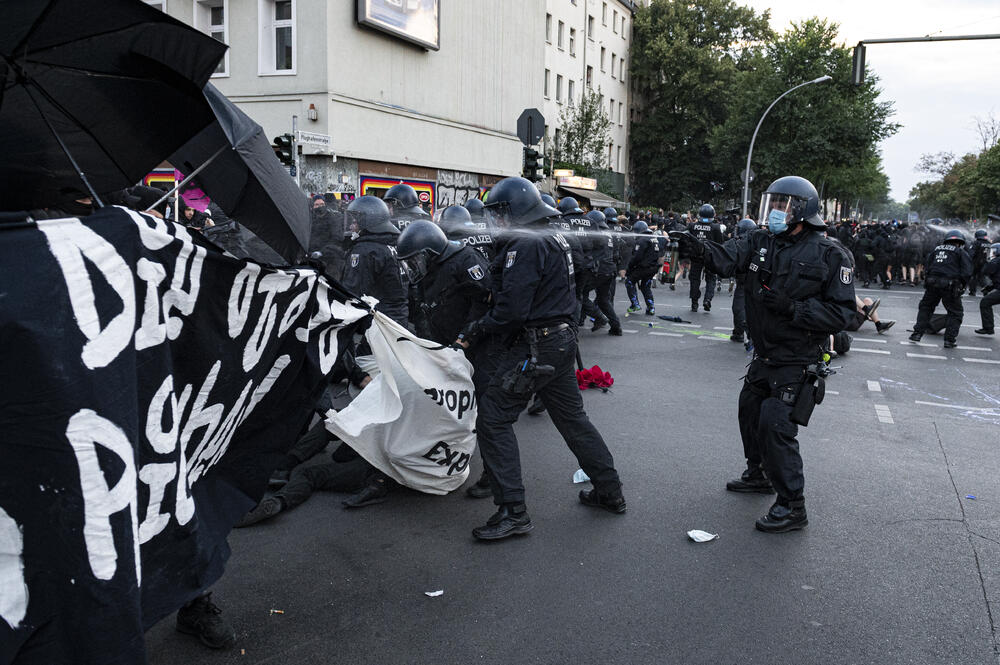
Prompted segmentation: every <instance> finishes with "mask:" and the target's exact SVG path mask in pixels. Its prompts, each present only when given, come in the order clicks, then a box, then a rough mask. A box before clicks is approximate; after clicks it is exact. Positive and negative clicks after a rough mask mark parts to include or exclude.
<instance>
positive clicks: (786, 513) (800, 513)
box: [756, 499, 809, 533]
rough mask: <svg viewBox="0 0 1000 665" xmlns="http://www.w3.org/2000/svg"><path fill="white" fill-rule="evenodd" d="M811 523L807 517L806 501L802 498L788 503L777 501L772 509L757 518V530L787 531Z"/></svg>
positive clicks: (768, 531)
mask: <svg viewBox="0 0 1000 665" xmlns="http://www.w3.org/2000/svg"><path fill="white" fill-rule="evenodd" d="M807 524H809V519H808V518H807V517H806V502H805V501H804V500H802V499H799V500H797V501H789V502H788V505H787V506H785V505H783V504H780V503H777V502H775V504H774V505H773V506H771V510H769V511H767V515H764V516H763V517H761V518H760V519H759V520H757V524H756V526H757V530H758V531H764V532H765V533H785V532H786V531H795V530H796V529H801V528H802V527H804V526H806V525H807Z"/></svg>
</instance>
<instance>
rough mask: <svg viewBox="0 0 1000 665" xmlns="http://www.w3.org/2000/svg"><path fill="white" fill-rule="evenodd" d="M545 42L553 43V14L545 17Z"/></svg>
mask: <svg viewBox="0 0 1000 665" xmlns="http://www.w3.org/2000/svg"><path fill="white" fill-rule="evenodd" d="M545 41H547V42H548V43H550V44H551V43H552V14H546V15H545Z"/></svg>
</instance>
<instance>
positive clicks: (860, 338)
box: [854, 337, 889, 344]
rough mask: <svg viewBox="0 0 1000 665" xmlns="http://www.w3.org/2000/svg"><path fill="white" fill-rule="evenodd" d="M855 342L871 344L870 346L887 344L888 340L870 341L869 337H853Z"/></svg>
mask: <svg viewBox="0 0 1000 665" xmlns="http://www.w3.org/2000/svg"><path fill="white" fill-rule="evenodd" d="M854 341H855V342H871V343H872V344H888V343H889V340H886V339H872V338H871V337H855V338H854Z"/></svg>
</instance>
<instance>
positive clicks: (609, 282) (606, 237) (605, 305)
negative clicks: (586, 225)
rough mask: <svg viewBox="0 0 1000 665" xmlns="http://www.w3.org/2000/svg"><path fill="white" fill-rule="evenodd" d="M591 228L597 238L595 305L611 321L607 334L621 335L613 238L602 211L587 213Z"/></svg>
mask: <svg viewBox="0 0 1000 665" xmlns="http://www.w3.org/2000/svg"><path fill="white" fill-rule="evenodd" d="M587 217H588V218H589V219H590V221H591V223H592V225H593V228H594V229H595V235H594V237H595V238H597V239H598V240H599V243H598V248H597V250H596V252H595V254H594V260H595V262H596V264H597V271H596V273H595V276H594V289H595V290H596V291H597V307H598V308H599V309H600V310H601V313H602V314H604V316H605V318H607V320H608V321H610V322H611V329H610V330H608V334H609V335H614V336H615V337H621V334H622V324H621V321H620V320H619V319H618V315H617V314H616V313H615V302H614V298H615V272H616V270H615V268H616V263H615V238H614V236H613V235H612V233H611V228H610V227H609V226H608V222H607V219H606V218H605V216H604V213H603V212H601V211H600V210H591V211H590V212H588V213H587Z"/></svg>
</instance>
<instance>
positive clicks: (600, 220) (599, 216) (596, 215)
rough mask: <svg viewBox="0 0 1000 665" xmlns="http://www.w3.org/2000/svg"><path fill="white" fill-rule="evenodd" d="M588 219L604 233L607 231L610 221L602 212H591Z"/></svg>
mask: <svg viewBox="0 0 1000 665" xmlns="http://www.w3.org/2000/svg"><path fill="white" fill-rule="evenodd" d="M587 219H589V220H590V223H591V224H593V225H594V226H596V227H597V228H599V229H601V230H602V231H606V230H607V228H608V220H607V218H606V217H605V216H604V213H603V212H601V211H600V210H591V211H590V212H588V213H587Z"/></svg>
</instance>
